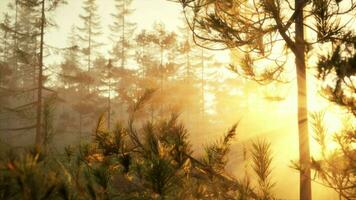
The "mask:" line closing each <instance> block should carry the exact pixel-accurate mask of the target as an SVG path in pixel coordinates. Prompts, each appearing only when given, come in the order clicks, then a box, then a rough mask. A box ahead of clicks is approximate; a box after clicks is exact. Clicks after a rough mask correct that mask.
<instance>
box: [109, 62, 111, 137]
mask: <svg viewBox="0 0 356 200" xmlns="http://www.w3.org/2000/svg"><path fill="white" fill-rule="evenodd" d="M109 70H110V69H109ZM109 73H110V71H109ZM110 128H111V76H109V94H108V130H110Z"/></svg>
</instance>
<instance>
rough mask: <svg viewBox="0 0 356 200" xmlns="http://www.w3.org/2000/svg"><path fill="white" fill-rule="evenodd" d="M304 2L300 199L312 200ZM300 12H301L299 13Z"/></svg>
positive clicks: (299, 35)
mask: <svg viewBox="0 0 356 200" xmlns="http://www.w3.org/2000/svg"><path fill="white" fill-rule="evenodd" d="M303 4H304V0H296V1H295V7H296V9H297V16H296V20H295V42H296V52H295V57H296V60H295V62H296V71H297V86H298V131H299V164H300V182H299V183H300V185H299V189H300V191H299V192H300V199H301V200H311V199H312V197H311V179H310V153H309V134H308V107H307V106H308V105H307V84H306V64H305V43H304V25H303V10H302V9H303ZM298 10H300V11H299V12H298Z"/></svg>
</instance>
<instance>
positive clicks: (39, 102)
mask: <svg viewBox="0 0 356 200" xmlns="http://www.w3.org/2000/svg"><path fill="white" fill-rule="evenodd" d="M41 13H42V16H41V43H40V56H39V69H38V89H37V90H38V92H37V122H36V141H35V142H36V146H38V147H41V146H42V144H43V139H44V138H43V135H42V86H43V80H42V76H43V42H44V41H43V39H44V38H43V37H44V26H45V0H42V9H41Z"/></svg>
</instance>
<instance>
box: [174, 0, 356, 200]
mask: <svg viewBox="0 0 356 200" xmlns="http://www.w3.org/2000/svg"><path fill="white" fill-rule="evenodd" d="M179 2H180V3H181V4H182V6H183V9H184V11H185V13H186V18H187V21H188V22H189V24H190V28H191V29H192V31H193V34H194V38H195V41H196V43H197V44H199V45H201V46H204V47H206V48H210V49H221V48H222V49H226V48H229V49H233V48H235V49H237V51H238V49H239V50H242V51H239V52H245V56H244V58H243V59H242V62H241V68H242V70H243V72H244V75H247V76H250V77H253V78H254V79H255V80H257V81H259V82H262V83H265V82H266V81H267V82H269V81H270V80H276V79H279V78H280V75H281V73H282V71H283V70H284V69H285V67H284V65H283V61H282V62H281V59H280V58H276V57H275V56H274V55H276V49H277V48H280V49H282V51H279V53H277V54H280V53H281V54H282V55H283V54H284V55H286V52H285V51H287V52H289V51H291V52H292V53H293V54H294V56H295V58H296V59H295V63H296V67H295V69H296V76H297V85H298V129H299V149H300V164H301V166H302V168H301V169H302V170H301V171H300V198H301V199H305V200H310V199H311V183H310V155H309V139H308V138H309V136H308V130H307V122H308V112H307V95H306V93H307V85H306V55H307V53H308V51H309V50H310V47H311V46H312V45H313V44H315V43H319V44H321V43H326V42H331V43H335V42H336V41H340V39H342V38H344V37H343V35H345V33H346V34H347V33H348V32H349V31H350V29H349V28H351V27H347V24H344V23H341V22H340V23H338V22H337V21H335V19H340V17H343V16H346V15H347V14H348V13H350V14H351V13H352V12H353V11H354V8H355V7H356V4H355V2H353V1H337V0H316V1H305V0H296V1H295V4H294V7H292V5H291V4H290V2H289V1H279V0H260V1H255V2H254V3H250V2H249V1H234V2H231V1H219V0H216V1H204V0H203V1H200V0H190V1H186V0H180V1H179ZM288 11H290V12H288ZM306 12H307V13H310V14H308V15H305V13H306ZM286 13H290V16H287V14H286ZM309 19H310V20H314V22H315V23H314V24H309V23H308V22H309ZM292 25H294V26H292ZM305 27H306V29H307V30H308V31H313V32H314V33H315V35H316V36H317V37H314V38H308V40H307V39H306V38H305V37H304V32H305V30H304V29H305ZM292 28H294V30H293V32H291V31H292ZM292 37H294V40H293V38H292ZM312 39H313V40H314V41H311V40H312ZM207 40H208V41H211V42H213V43H214V44H213V45H212V46H206V45H204V44H201V43H200V41H207ZM280 41H283V42H282V43H281V42H280ZM281 47H284V48H281ZM265 58H269V59H272V60H274V61H275V63H274V64H275V66H274V67H273V66H270V67H267V68H265V70H263V71H262V72H261V70H257V69H256V67H255V64H259V63H258V62H256V60H261V59H265ZM286 59H287V58H286ZM284 62H286V61H284ZM232 70H234V71H236V72H239V70H238V69H237V68H236V67H234V66H232Z"/></svg>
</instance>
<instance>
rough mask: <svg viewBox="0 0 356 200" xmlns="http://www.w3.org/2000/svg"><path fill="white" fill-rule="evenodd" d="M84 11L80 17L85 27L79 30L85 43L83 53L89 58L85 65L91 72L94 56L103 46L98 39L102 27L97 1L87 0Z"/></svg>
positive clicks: (80, 36)
mask: <svg viewBox="0 0 356 200" xmlns="http://www.w3.org/2000/svg"><path fill="white" fill-rule="evenodd" d="M83 10H84V14H83V15H80V16H79V17H80V19H81V20H82V23H83V25H82V26H81V27H78V30H79V31H80V32H81V33H80V34H79V38H80V40H81V41H82V42H83V49H82V52H83V54H84V55H85V56H86V57H87V58H86V59H85V64H86V65H87V70H88V72H89V71H90V69H91V67H92V62H93V60H94V56H95V55H96V54H97V53H98V51H97V50H98V47H100V46H101V45H102V44H101V43H100V42H98V41H97V38H98V37H99V36H100V35H101V32H100V29H101V27H100V17H99V15H98V6H97V4H96V0H85V1H84V5H83ZM81 46H82V45H81Z"/></svg>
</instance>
